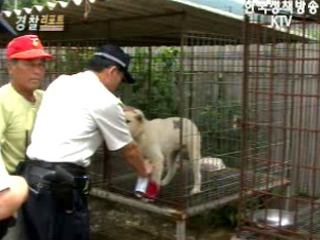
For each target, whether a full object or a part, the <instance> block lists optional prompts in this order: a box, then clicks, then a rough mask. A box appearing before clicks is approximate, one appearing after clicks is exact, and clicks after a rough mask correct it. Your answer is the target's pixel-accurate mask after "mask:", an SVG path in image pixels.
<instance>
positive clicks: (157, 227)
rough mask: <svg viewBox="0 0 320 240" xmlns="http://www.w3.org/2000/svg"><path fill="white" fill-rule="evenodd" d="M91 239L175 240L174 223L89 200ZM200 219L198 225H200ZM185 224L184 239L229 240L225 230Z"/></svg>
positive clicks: (116, 204) (92, 199) (109, 203)
mask: <svg viewBox="0 0 320 240" xmlns="http://www.w3.org/2000/svg"><path fill="white" fill-rule="evenodd" d="M89 208H90V213H91V215H90V217H91V240H102V239H103V240H119V239H121V240H175V239H176V236H175V222H174V221H173V219H168V218H165V217H163V216H160V215H157V214H155V213H150V212H146V211H142V210H139V209H135V208H131V207H128V206H124V205H122V204H118V203H113V202H109V201H106V200H101V199H97V198H94V197H90V200H89ZM199 219H200V222H199ZM198 222H199V223H200V224H199V223H198V224H196V225H188V227H187V238H186V239H187V240H230V239H231V238H232V237H233V236H234V234H233V231H234V230H233V229H230V228H228V227H220V228H214V227H211V226H208V225H205V224H203V225H202V224H201V218H198Z"/></svg>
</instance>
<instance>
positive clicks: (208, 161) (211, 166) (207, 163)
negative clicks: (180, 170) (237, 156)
mask: <svg viewBox="0 0 320 240" xmlns="http://www.w3.org/2000/svg"><path fill="white" fill-rule="evenodd" d="M199 161H200V163H201V168H202V170H204V171H210V172H212V171H219V170H222V169H225V168H226V165H224V163H223V161H222V159H221V158H213V157H204V158H201V159H200V160H199Z"/></svg>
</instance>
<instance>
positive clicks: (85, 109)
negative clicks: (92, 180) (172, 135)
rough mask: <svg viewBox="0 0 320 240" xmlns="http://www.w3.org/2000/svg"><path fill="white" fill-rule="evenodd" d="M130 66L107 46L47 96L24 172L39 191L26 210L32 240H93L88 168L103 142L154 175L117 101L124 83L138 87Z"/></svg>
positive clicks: (138, 170)
mask: <svg viewBox="0 0 320 240" xmlns="http://www.w3.org/2000/svg"><path fill="white" fill-rule="evenodd" d="M129 61H130V57H129V55H128V54H126V53H124V52H123V51H122V49H121V48H119V47H117V46H114V45H106V46H103V47H101V48H100V49H99V50H98V51H97V52H96V53H94V56H93V57H92V58H91V60H90V61H89V64H88V66H87V69H88V70H87V71H84V72H80V73H78V74H75V75H62V76H60V77H59V78H57V79H56V80H55V81H53V83H51V85H50V86H49V87H48V89H47V90H46V92H45V94H44V97H43V101H42V104H41V106H40V109H39V112H38V115H37V119H36V123H35V127H34V131H33V133H32V138H31V145H30V146H29V147H28V149H27V155H28V157H29V158H30V160H29V161H28V165H27V167H26V170H25V173H26V176H27V181H28V183H29V185H30V187H31V188H33V189H34V191H33V192H32V193H31V194H30V197H29V199H28V200H27V202H26V204H25V205H24V211H25V213H26V216H27V220H28V221H27V225H28V226H27V229H28V230H29V231H30V232H29V233H30V237H31V239H32V240H47V239H51V240H73V239H74V240H87V239H89V213H88V208H87V200H86V196H85V194H84V192H86V191H87V186H88V177H87V175H86V170H85V168H86V167H87V166H88V165H89V164H90V157H91V156H92V155H93V154H94V152H95V151H96V150H97V148H98V147H99V146H100V144H101V143H102V141H103V140H104V141H105V142H106V145H107V148H108V149H109V150H110V151H115V150H120V151H121V152H122V153H123V155H124V158H125V160H126V162H127V163H128V164H129V165H130V166H131V167H132V168H133V169H134V170H135V171H136V173H137V174H138V175H139V176H141V177H148V176H149V174H150V173H151V171H152V169H151V166H150V165H148V164H147V163H146V162H145V161H144V159H143V157H142V155H141V153H140V152H139V150H138V147H137V145H136V144H135V143H134V142H133V140H132V137H131V135H130V133H129V130H128V126H127V124H126V122H125V118H124V112H123V109H122V104H121V102H120V101H119V99H118V98H117V97H116V96H115V95H114V92H115V91H116V89H117V87H118V86H119V84H120V83H121V82H122V81H124V82H129V83H132V82H134V79H133V78H132V76H131V75H130V74H129V72H128V67H129ZM35 212H36V214H35Z"/></svg>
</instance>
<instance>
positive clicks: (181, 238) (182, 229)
mask: <svg viewBox="0 0 320 240" xmlns="http://www.w3.org/2000/svg"><path fill="white" fill-rule="evenodd" d="M176 224H177V226H176V227H177V229H176V230H177V238H176V239H177V240H186V219H185V218H181V219H178V220H177V222H176Z"/></svg>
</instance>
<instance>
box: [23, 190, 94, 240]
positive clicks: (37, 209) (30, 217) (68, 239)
mask: <svg viewBox="0 0 320 240" xmlns="http://www.w3.org/2000/svg"><path fill="white" fill-rule="evenodd" d="M73 209H74V211H73V212H67V211H66V210H65V208H64V206H63V204H62V203H61V202H60V201H57V199H56V198H55V197H54V196H53V195H52V192H51V190H50V189H41V193H39V194H35V193H33V192H31V193H30V196H29V199H28V200H27V202H26V203H25V204H24V205H23V213H24V216H25V223H26V228H27V233H28V236H29V239H32V240H88V239H89V238H90V237H89V235H90V229H89V212H88V208H87V199H86V196H84V195H83V194H82V193H81V191H80V190H73Z"/></svg>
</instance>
